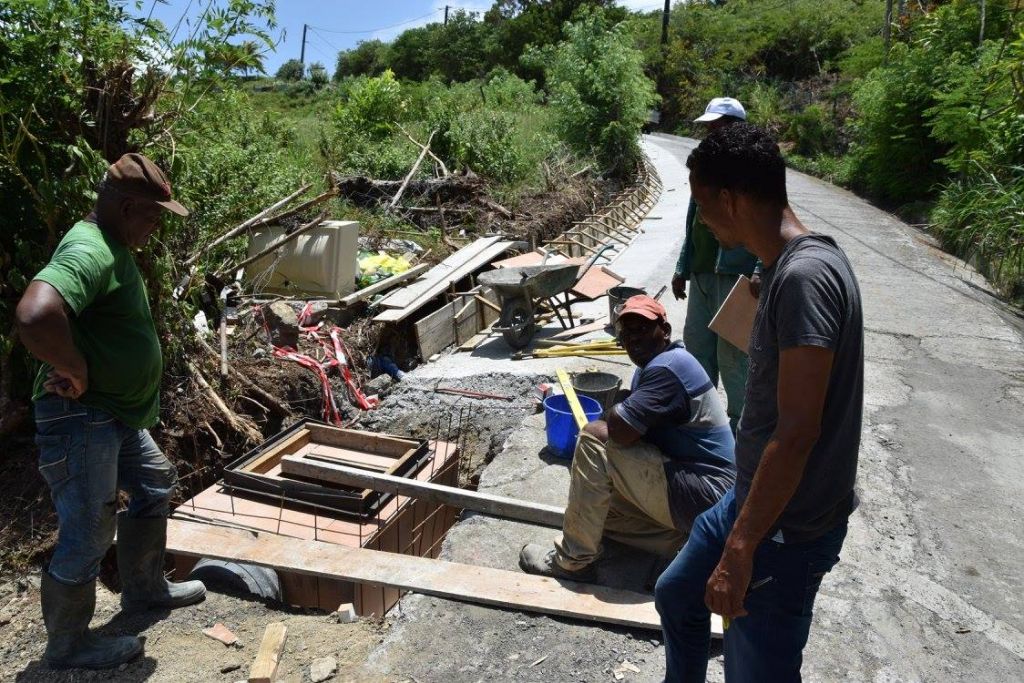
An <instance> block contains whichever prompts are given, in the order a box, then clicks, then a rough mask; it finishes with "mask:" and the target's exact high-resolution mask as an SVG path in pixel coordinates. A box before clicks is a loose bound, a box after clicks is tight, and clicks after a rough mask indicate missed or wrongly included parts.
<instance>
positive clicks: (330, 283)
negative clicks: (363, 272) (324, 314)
mask: <svg viewBox="0 0 1024 683" xmlns="http://www.w3.org/2000/svg"><path fill="white" fill-rule="evenodd" d="M283 236H284V229H283V228H281V227H276V226H274V227H269V228H263V229H261V230H257V231H256V232H254V233H253V234H252V237H251V238H250V239H249V255H250V256H251V255H253V254H257V253H259V252H260V251H262V250H263V249H266V248H267V247H268V246H270V245H271V244H272V243H273V242H276V241H277V240H279V239H281V237H283ZM358 252H359V223H358V222H357V221H324V222H323V223H321V224H320V225H318V226H317V227H315V228H313V229H312V230H310V231H309V232H306V233H304V234H302V235H299V236H298V237H296V238H295V239H294V240H292V241H291V242H289V243H288V244H286V245H285V246H284V247H282V248H281V251H280V252H277V253H272V254H269V255H267V256H265V257H264V258H261V259H260V260H259V261H256V262H255V263H252V264H251V265H249V266H248V267H247V268H246V270H245V274H246V277H247V278H248V279H249V281H250V282H254V283H255V284H256V289H257V291H265V292H280V293H286V294H298V295H301V294H308V295H311V296H325V297H330V298H340V297H342V296H345V295H346V294H350V293H352V292H353V291H354V290H355V288H356V268H357V265H356V261H357V258H358ZM278 255H280V257H281V258H280V260H279V261H277V266H276V267H275V268H274V272H273V273H270V277H269V279H267V273H266V271H267V269H268V268H270V267H271V265H272V264H273V263H274V262H275V260H276V259H277V257H278Z"/></svg>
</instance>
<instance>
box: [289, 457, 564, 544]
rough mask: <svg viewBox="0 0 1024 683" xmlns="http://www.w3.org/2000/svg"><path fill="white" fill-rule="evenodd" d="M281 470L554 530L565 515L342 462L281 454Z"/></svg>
mask: <svg viewBox="0 0 1024 683" xmlns="http://www.w3.org/2000/svg"><path fill="white" fill-rule="evenodd" d="M281 471H282V472H285V473H287V474H295V475H299V476H303V477H310V478H314V479H320V480H321V481H329V482H331V483H333V484H342V485H344V486H355V487H357V488H368V489H373V490H375V491H382V492H384V493H394V494H397V495H402V496H409V497H411V498H416V499H419V500H426V501H429V502H431V503H444V504H445V505H454V506H456V507H460V508H464V509H466V510H473V511H474V512H481V513H484V514H486V515H490V516H492V517H500V518H502V519H514V520H517V521H520V522H531V523H533V524H541V525H543V526H550V527H554V528H556V529H561V528H562V519H563V517H564V516H565V510H564V508H560V507H555V506H552V505H543V504H541V503H532V502H529V501H522V500H516V499H515V498H505V497H504V496H493V495H489V494H486V493H480V492H479V491H467V490H466V489H459V488H452V487H450V486H443V485H441V484H435V483H433V482H429V481H418V480H414V479H407V478H405V477H395V476H391V475H386V474H374V473H372V472H367V471H365V470H360V469H356V468H354V467H345V466H343V465H332V464H329V463H320V462H310V461H309V460H307V459H305V458H302V457H299V456H294V455H289V456H285V459H283V460H282V461H281Z"/></svg>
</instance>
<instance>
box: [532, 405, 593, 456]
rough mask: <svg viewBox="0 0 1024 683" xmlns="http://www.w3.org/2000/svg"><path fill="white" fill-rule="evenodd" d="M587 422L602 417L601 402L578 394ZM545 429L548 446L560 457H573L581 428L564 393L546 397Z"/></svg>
mask: <svg viewBox="0 0 1024 683" xmlns="http://www.w3.org/2000/svg"><path fill="white" fill-rule="evenodd" d="M576 398H578V399H579V400H580V405H581V406H583V414H584V415H586V416H587V422H593V421H594V420H596V419H598V418H599V417H601V413H602V412H603V410H602V409H601V404H600V403H598V402H597V401H595V400H594V399H592V398H590V397H589V396H580V395H577V396H576ZM544 431H545V433H546V434H547V437H548V448H550V449H551V450H552V452H554V454H555V455H557V456H558V457H559V458H566V459H571V458H572V453H573V451H575V450H576V437H577V436H579V429H578V428H577V427H576V420H575V419H573V416H572V410H570V409H569V400H568V399H567V398H566V397H565V395H564V394H554V395H551V396H548V397H547V398H546V399H544Z"/></svg>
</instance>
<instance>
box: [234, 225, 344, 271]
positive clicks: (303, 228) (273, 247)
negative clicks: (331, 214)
mask: <svg viewBox="0 0 1024 683" xmlns="http://www.w3.org/2000/svg"><path fill="white" fill-rule="evenodd" d="M327 213H328V212H327V211H322V212H321V213H320V215H319V216H317V217H316V218H314V219H313V220H311V221H310V222H309V223H306V224H305V225H302V226H300V227H298V228H295V230H293V231H291V232H290V233H288V234H287V235H285V236H284V237H282V238H281V239H279V240H277V241H276V242H274V243H273V244H271V245H269V246H268V247H267V248H266V249H263V250H262V251H260V252H259V253H258V254H254V255H253V256H250V257H249V258H247V259H245V260H244V261H242V262H241V263H239V264H238V265H237V266H235V267H234V268H232V269H231V270H241V269H242V268H245V267H246V266H247V265H249V264H250V263H255V262H256V261H259V260H260V259H261V258H263V257H264V256H266V255H267V254H272V253H273V252H275V251H277V250H278V249H280V248H281V247H283V246H284V245H286V244H288V243H289V242H291V241H292V240H294V239H295V238H296V237H298V236H299V235H301V234H303V233H306V232H309V231H310V230H312V229H313V228H315V227H316V226H318V225H320V224H321V223H322V222H323V221H324V219H326V218H327Z"/></svg>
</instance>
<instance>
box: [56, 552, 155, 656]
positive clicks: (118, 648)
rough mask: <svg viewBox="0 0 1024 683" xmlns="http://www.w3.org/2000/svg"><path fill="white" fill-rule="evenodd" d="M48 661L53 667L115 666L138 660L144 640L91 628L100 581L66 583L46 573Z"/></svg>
mask: <svg viewBox="0 0 1024 683" xmlns="http://www.w3.org/2000/svg"><path fill="white" fill-rule="evenodd" d="M41 592H42V603H43V622H44V623H45V624H46V636H47V638H46V654H45V655H44V657H45V658H46V663H47V664H49V665H50V668H52V669H112V668H114V667H115V666H119V665H121V664H124V663H125V662H128V661H131V660H132V659H135V657H137V656H138V655H139V653H140V652H142V642H141V641H140V640H139V639H138V638H136V637H134V636H118V637H105V636H98V635H96V634H94V633H92V632H91V631H90V630H89V621H90V620H91V619H92V615H93V612H94V611H95V609H96V581H95V580H93V581H90V582H89V583H85V584H82V585H81V586H66V585H64V584H63V583H61V582H59V581H57V580H56V579H54V578H53V577H52V576H50V575H49V574H47V573H46V572H43V582H42V591H41Z"/></svg>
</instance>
